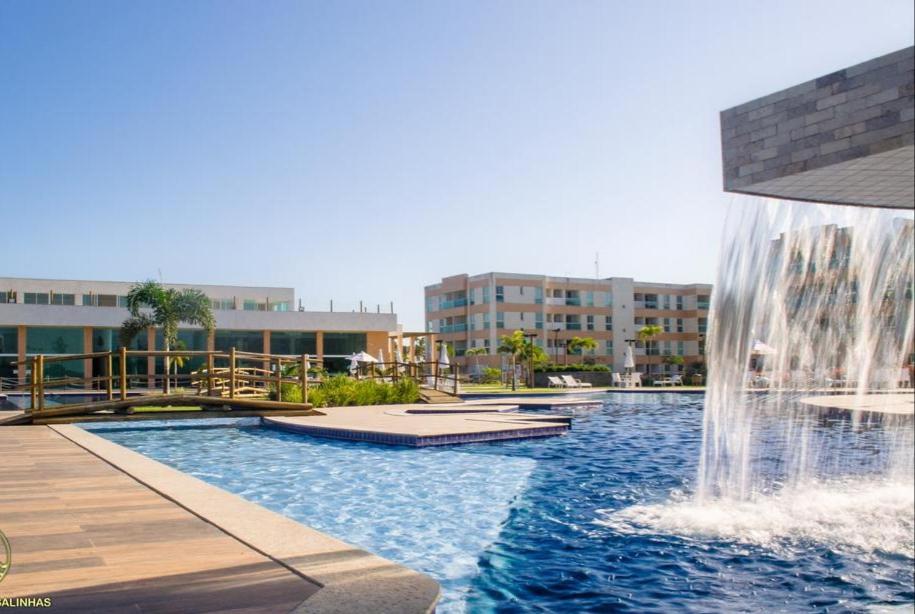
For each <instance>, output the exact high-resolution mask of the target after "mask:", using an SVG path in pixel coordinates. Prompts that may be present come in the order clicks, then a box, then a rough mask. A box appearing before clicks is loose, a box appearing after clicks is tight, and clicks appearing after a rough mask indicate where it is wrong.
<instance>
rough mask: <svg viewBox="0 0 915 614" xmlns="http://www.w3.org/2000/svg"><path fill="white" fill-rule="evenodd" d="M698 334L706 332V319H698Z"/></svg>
mask: <svg viewBox="0 0 915 614" xmlns="http://www.w3.org/2000/svg"><path fill="white" fill-rule="evenodd" d="M699 332H700V333H706V332H708V318H699Z"/></svg>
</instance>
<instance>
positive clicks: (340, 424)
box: [264, 399, 568, 437]
mask: <svg viewBox="0 0 915 614" xmlns="http://www.w3.org/2000/svg"><path fill="white" fill-rule="evenodd" d="M531 400H532V399H525V401H531ZM461 409H463V410H473V409H477V410H481V409H485V410H488V411H487V412H474V413H455V412H456V410H461ZM512 409H517V406H516V405H506V404H485V405H482V404H475V403H467V404H463V405H459V406H458V405H445V406H443V407H442V409H437V408H436V406H434V405H421V404H417V405H375V406H369V407H323V408H321V409H319V410H318V411H320V412H322V413H324V414H325V415H323V416H276V417H269V418H264V419H265V420H266V421H268V422H275V423H278V424H290V425H303V426H315V427H323V428H328V429H347V430H352V431H360V432H373V433H385V434H392V435H415V436H423V437H426V436H435V435H459V434H463V433H487V432H497V431H505V430H509V429H512V428H516V429H553V428H556V427H557V426H564V425H566V424H568V422H567V420H565V419H558V420H556V421H545V420H544V418H543V415H535V414H530V413H524V414H522V413H514V412H512V411H507V410H512ZM411 410H417V411H421V412H424V413H410V412H411ZM430 411H440V412H441V413H440V414H429V413H425V412H430Z"/></svg>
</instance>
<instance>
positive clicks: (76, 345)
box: [25, 326, 83, 354]
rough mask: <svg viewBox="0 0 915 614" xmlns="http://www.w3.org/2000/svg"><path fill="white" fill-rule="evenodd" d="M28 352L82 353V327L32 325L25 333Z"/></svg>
mask: <svg viewBox="0 0 915 614" xmlns="http://www.w3.org/2000/svg"><path fill="white" fill-rule="evenodd" d="M25 351H26V353H28V354H81V353H82V352H83V329H82V328H50V327H48V328H45V327H37V326H30V327H28V328H27V329H26V333H25Z"/></svg>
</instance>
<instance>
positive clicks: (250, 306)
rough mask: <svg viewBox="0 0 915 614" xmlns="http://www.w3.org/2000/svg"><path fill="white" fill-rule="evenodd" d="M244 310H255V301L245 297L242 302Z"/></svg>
mask: <svg viewBox="0 0 915 614" xmlns="http://www.w3.org/2000/svg"><path fill="white" fill-rule="evenodd" d="M242 305H243V308H244V310H245V311H257V301H255V300H252V299H249V298H246V299H245V300H244V303H242Z"/></svg>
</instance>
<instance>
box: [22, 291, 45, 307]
mask: <svg viewBox="0 0 915 614" xmlns="http://www.w3.org/2000/svg"><path fill="white" fill-rule="evenodd" d="M49 303H50V297H49V296H48V293H47V292H26V293H25V304H26V305H47V304H49Z"/></svg>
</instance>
